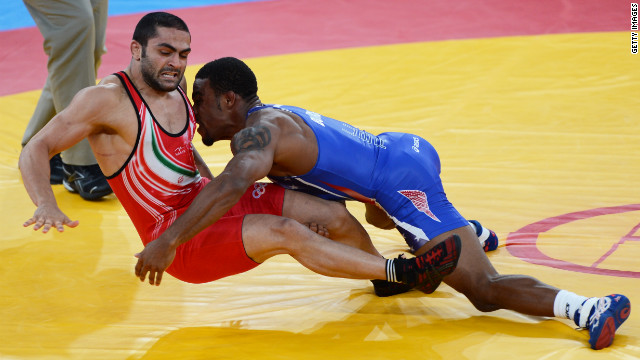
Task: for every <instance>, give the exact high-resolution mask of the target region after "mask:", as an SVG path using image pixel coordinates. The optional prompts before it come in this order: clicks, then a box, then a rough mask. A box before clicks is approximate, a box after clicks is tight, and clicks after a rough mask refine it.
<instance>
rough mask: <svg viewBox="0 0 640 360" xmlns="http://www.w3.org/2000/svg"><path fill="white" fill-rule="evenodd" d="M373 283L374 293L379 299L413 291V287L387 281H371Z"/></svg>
mask: <svg viewBox="0 0 640 360" xmlns="http://www.w3.org/2000/svg"><path fill="white" fill-rule="evenodd" d="M371 282H372V283H373V292H375V293H376V295H377V296H378V297H387V296H393V295H398V294H404V293H406V292H407V291H409V290H411V289H413V286H410V285H407V284H403V283H397V282H392V281H386V280H371Z"/></svg>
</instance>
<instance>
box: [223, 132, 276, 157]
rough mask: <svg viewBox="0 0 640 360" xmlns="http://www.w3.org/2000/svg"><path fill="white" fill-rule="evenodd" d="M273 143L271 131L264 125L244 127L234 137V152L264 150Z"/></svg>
mask: <svg viewBox="0 0 640 360" xmlns="http://www.w3.org/2000/svg"><path fill="white" fill-rule="evenodd" d="M269 143H271V131H269V129H268V128H266V127H264V126H255V127H250V128H246V129H242V130H241V131H240V132H238V133H237V134H236V135H235V136H234V137H233V142H232V147H233V153H234V154H237V153H241V152H244V151H251V150H262V149H264V148H265V147H267V145H269Z"/></svg>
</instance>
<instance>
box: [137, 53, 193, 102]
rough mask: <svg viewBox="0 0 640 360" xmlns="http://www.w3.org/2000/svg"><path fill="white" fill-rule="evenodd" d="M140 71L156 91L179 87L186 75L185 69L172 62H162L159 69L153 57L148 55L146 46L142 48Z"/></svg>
mask: <svg viewBox="0 0 640 360" xmlns="http://www.w3.org/2000/svg"><path fill="white" fill-rule="evenodd" d="M140 71H141V73H142V78H143V80H144V82H145V83H147V85H149V86H150V87H151V88H152V89H154V90H156V91H166V92H170V91H173V90H175V89H177V88H178V85H180V81H181V80H182V76H183V75H184V69H177V68H175V67H173V66H171V65H170V64H162V67H160V69H158V68H157V65H156V64H155V63H154V61H153V58H152V57H150V56H148V55H147V49H146V46H145V47H143V48H142V54H141V57H140Z"/></svg>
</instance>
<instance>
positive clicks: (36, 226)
mask: <svg viewBox="0 0 640 360" xmlns="http://www.w3.org/2000/svg"><path fill="white" fill-rule="evenodd" d="M79 224H80V222H79V221H78V220H73V221H71V220H70V219H69V218H65V219H64V220H62V221H59V220H58V221H53V220H50V219H44V218H41V219H37V220H36V218H35V217H32V218H31V219H29V220H27V221H25V222H24V223H23V224H22V226H24V227H29V226H31V225H33V230H34V231H38V230H40V229H42V232H43V233H45V234H46V233H47V232H49V230H50V229H51V228H52V227H55V228H56V230H58V231H59V232H63V231H64V227H65V226H68V227H70V228H74V227H76V226H78V225H79Z"/></svg>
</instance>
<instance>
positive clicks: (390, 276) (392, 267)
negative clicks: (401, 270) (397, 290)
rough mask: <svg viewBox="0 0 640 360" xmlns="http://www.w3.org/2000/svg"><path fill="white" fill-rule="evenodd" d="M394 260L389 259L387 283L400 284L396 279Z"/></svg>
mask: <svg viewBox="0 0 640 360" xmlns="http://www.w3.org/2000/svg"><path fill="white" fill-rule="evenodd" d="M394 262H395V261H394V259H387V264H386V265H387V266H386V268H387V269H386V270H387V281H391V282H398V279H397V277H396V267H395V265H394Z"/></svg>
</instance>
